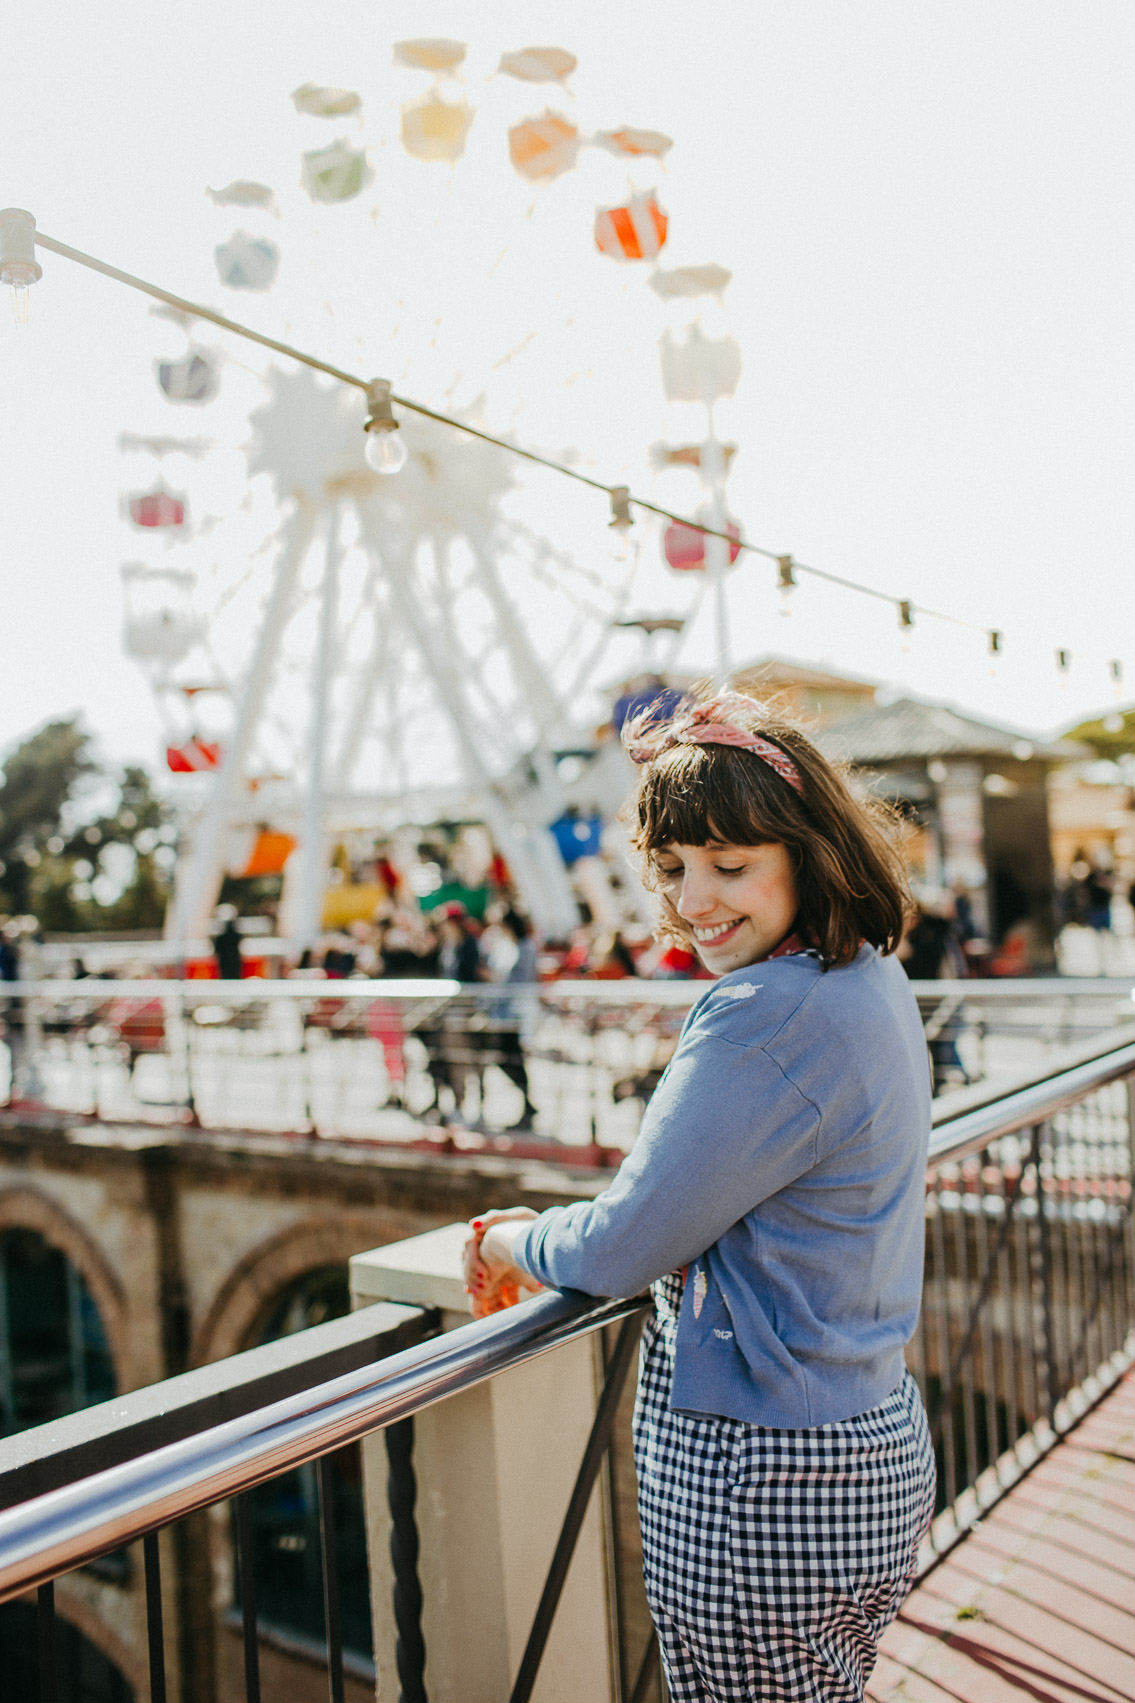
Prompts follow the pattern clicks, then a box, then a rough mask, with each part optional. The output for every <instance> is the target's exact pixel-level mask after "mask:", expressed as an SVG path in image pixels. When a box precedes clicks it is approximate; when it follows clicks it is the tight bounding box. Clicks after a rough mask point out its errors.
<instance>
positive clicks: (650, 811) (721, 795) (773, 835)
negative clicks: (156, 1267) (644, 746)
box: [635, 745, 795, 856]
mask: <svg viewBox="0 0 1135 1703" xmlns="http://www.w3.org/2000/svg"><path fill="white" fill-rule="evenodd" d="M778 788H779V790H780V792H781V793H783V794H785V795H786V796H785V797H784V798H783V799H780V800H778V798H777V789H778ZM794 802H795V795H794V794H793V793H792V789H791V788H790V787H789V785H788V783H787V781H783V780H781V778H780V776H779V775H778V774H777V773H776V772H775V770H773V769H770V768H769V766H768V764H767V763H762V762H761V760H760V758H759V757H754V756H753V755H752V753H751V752H748V751H736V750H734V749H732V748H731V747H730V746H728V745H675V746H673V747H672V748H671V749H670V750H669V751H666V752H664V753H663V754H662V755H661V756H660V757H656V758H655V759H654V761H653V762H652V763H649V764H647V766H646V772H645V773H644V775H643V777H642V785H641V787H640V789H639V793H638V797H637V799H636V800H635V803H636V805H637V810H638V828H637V832H636V834H635V843H636V845H637V846H638V848H639V850H640V851H643V852H645V853H646V854H647V855H648V856H649V855H650V854H651V853H652V852H656V851H660V850H661V849H662V847H663V846H666V845H679V846H708V845H710V844H712V843H713V842H714V841H720V842H721V843H722V844H723V845H734V846H759V845H763V844H765V843H767V842H769V841H772V840H783V838H784V830H785V827H786V825H787V824H786V821H785V817H784V808H785V807H787V808H788V809H790V810H791V806H792V804H793V803H794ZM778 806H779V808H778Z"/></svg>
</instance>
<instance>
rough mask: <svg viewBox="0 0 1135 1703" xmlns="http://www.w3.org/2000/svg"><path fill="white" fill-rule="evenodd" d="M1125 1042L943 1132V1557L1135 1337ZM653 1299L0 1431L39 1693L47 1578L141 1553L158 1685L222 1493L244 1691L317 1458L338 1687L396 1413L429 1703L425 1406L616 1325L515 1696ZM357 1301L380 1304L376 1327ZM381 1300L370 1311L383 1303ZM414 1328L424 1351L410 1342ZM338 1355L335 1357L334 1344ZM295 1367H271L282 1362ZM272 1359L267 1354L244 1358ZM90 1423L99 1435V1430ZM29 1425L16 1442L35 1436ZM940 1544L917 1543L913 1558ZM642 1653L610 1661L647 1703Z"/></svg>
mask: <svg viewBox="0 0 1135 1703" xmlns="http://www.w3.org/2000/svg"><path fill="white" fill-rule="evenodd" d="M1133 1084H1135V1044H1125V1045H1122V1046H1119V1047H1116V1048H1113V1049H1112V1050H1111V1051H1110V1052H1108V1053H1105V1054H1104V1055H1102V1056H1100V1057H1098V1058H1095V1059H1092V1060H1090V1061H1088V1062H1086V1063H1084V1064H1081V1065H1079V1066H1077V1067H1076V1068H1073V1069H1071V1070H1066V1071H1062V1072H1060V1073H1058V1074H1055V1075H1053V1076H1051V1077H1049V1078H1047V1079H1046V1080H1042V1081H1039V1082H1036V1083H1034V1084H1033V1085H1031V1086H1030V1087H1028V1088H1026V1089H1023V1090H1020V1091H1018V1092H1016V1093H1014V1094H1012V1095H1010V1096H1008V1097H1005V1098H1002V1099H1000V1100H994V1101H993V1102H992V1103H991V1104H989V1105H987V1106H984V1107H981V1108H979V1109H976V1110H974V1111H970V1112H967V1113H966V1114H965V1115H963V1116H958V1117H954V1118H950V1119H945V1120H943V1121H941V1122H940V1123H939V1125H938V1127H937V1128H936V1130H935V1132H934V1136H933V1141H932V1146H931V1153H930V1165H929V1170H928V1176H927V1218H926V1226H927V1271H926V1287H925V1296H924V1305H923V1311H922V1317H921V1321H920V1326H919V1330H918V1333H917V1335H916V1337H915V1340H914V1342H913V1343H912V1345H911V1364H912V1367H913V1369H914V1371H915V1373H916V1375H917V1377H918V1379H919V1381H920V1384H921V1386H922V1389H923V1392H924V1395H925V1398H926V1401H927V1407H928V1410H929V1413H930V1417H931V1424H932V1427H933V1431H934V1437H935V1443H936V1447H937V1450H938V1457H939V1465H940V1480H941V1497H940V1515H939V1518H938V1520H937V1522H936V1525H935V1529H934V1536H933V1546H932V1547H933V1550H934V1551H936V1552H941V1551H942V1550H943V1549H945V1548H947V1547H949V1545H950V1544H952V1543H953V1542H954V1541H956V1540H957V1538H958V1536H959V1535H960V1534H961V1533H962V1532H963V1531H964V1530H965V1529H966V1527H967V1526H968V1525H969V1524H971V1523H972V1522H973V1520H974V1519H975V1518H977V1517H979V1515H980V1513H981V1512H982V1511H983V1510H984V1508H986V1507H987V1506H989V1505H990V1503H991V1502H992V1501H994V1500H995V1499H996V1498H997V1497H998V1496H999V1495H1001V1494H1003V1493H1004V1492H1005V1490H1006V1489H1007V1488H1009V1487H1010V1486H1011V1485H1012V1484H1013V1483H1014V1482H1016V1480H1017V1479H1018V1478H1019V1477H1020V1476H1021V1475H1022V1473H1024V1472H1026V1471H1027V1470H1028V1469H1029V1467H1030V1466H1031V1465H1032V1464H1034V1463H1035V1461H1036V1460H1037V1459H1039V1458H1040V1457H1041V1455H1042V1454H1043V1453H1044V1452H1045V1451H1046V1450H1047V1449H1049V1448H1051V1447H1052V1446H1053V1444H1054V1443H1055V1442H1056V1441H1057V1440H1058V1439H1059V1437H1060V1436H1061V1435H1063V1434H1064V1433H1065V1432H1066V1431H1067V1430H1068V1429H1070V1428H1071V1426H1072V1425H1074V1424H1075V1422H1076V1420H1077V1419H1078V1418H1079V1417H1080V1416H1081V1415H1082V1414H1083V1413H1084V1412H1085V1411H1087V1409H1088V1407H1089V1406H1090V1405H1091V1404H1092V1402H1093V1400H1095V1399H1097V1398H1098V1396H1099V1395H1100V1394H1101V1393H1102V1392H1103V1391H1104V1390H1105V1389H1106V1388H1107V1387H1108V1386H1109V1384H1110V1383H1111V1382H1112V1381H1114V1379H1115V1378H1116V1377H1118V1376H1119V1374H1120V1373H1121V1371H1122V1370H1123V1369H1124V1367H1125V1366H1126V1365H1127V1364H1129V1363H1130V1360H1131V1358H1132V1351H1133V1348H1135V1335H1133V1332H1135V1220H1133V1215H1132V1204H1133V1203H1132V1179H1133V1163H1132V1152H1133V1114H1132V1095H1133ZM644 1304H645V1303H644V1301H643V1299H642V1298H639V1299H636V1300H630V1301H618V1302H595V1301H592V1300H589V1299H587V1298H585V1297H581V1296H569V1295H559V1294H550V1295H546V1296H541V1297H539V1298H537V1299H536V1300H534V1301H532V1302H530V1303H528V1304H526V1305H525V1306H524V1307H522V1308H519V1309H516V1310H514V1311H510V1312H508V1313H504V1314H500V1315H497V1316H495V1317H493V1318H491V1319H486V1320H483V1321H480V1322H478V1323H475V1324H469V1325H465V1326H462V1327H460V1328H458V1329H457V1330H454V1331H451V1332H448V1333H446V1334H445V1335H441V1336H438V1335H436V1334H432V1333H436V1331H437V1328H438V1321H437V1319H436V1317H434V1316H433V1315H431V1314H429V1313H428V1312H425V1311H423V1310H421V1309H416V1308H395V1307H389V1308H387V1307H379V1308H374V1309H367V1310H365V1311H364V1312H361V1313H356V1314H354V1315H351V1318H350V1320H340V1321H337V1322H336V1323H335V1324H334V1325H328V1326H319V1327H316V1328H315V1329H313V1330H309V1331H307V1332H301V1333H299V1334H298V1335H297V1336H295V1337H292V1338H289V1339H286V1346H285V1345H281V1344H272V1345H269V1347H267V1348H262V1349H257V1350H253V1351H251V1353H250V1354H248V1355H239V1356H236V1357H234V1359H232V1360H230V1361H222V1362H219V1363H217V1364H216V1365H214V1366H211V1367H207V1368H204V1369H203V1370H202V1371H201V1372H195V1373H190V1374H186V1375H185V1376H184V1377H183V1378H182V1379H175V1380H171V1381H170V1384H169V1385H168V1386H155V1387H154V1388H152V1389H151V1390H147V1391H140V1392H138V1393H137V1395H136V1396H133V1397H127V1398H125V1400H122V1401H119V1402H116V1403H112V1404H106V1405H105V1406H104V1407H103V1408H95V1409H90V1410H88V1411H87V1412H86V1413H85V1414H81V1415H73V1416H71V1418H70V1419H68V1420H63V1421H57V1422H55V1423H54V1424H52V1425H50V1426H47V1427H44V1428H42V1429H41V1431H40V1432H39V1433H38V1435H36V1434H33V1433H24V1434H23V1436H22V1437H15V1438H12V1439H9V1440H8V1441H7V1442H5V1443H3V1444H0V1502H3V1503H4V1504H7V1511H5V1512H3V1513H0V1602H7V1601H11V1600H13V1599H14V1598H17V1597H20V1596H25V1595H26V1594H27V1593H28V1592H29V1591H36V1592H37V1593H38V1598H37V1604H38V1607H37V1613H38V1629H39V1631H38V1650H39V1657H38V1686H39V1696H40V1699H41V1703H56V1699H57V1698H58V1699H59V1703H67V1700H66V1699H64V1698H63V1697H62V1696H61V1695H60V1694H59V1693H58V1692H57V1690H56V1685H55V1674H56V1668H55V1663H56V1659H57V1651H58V1643H57V1640H56V1637H55V1627H54V1602H53V1581H54V1580H55V1579H56V1578H57V1577H58V1576H59V1575H60V1574H62V1573H64V1572H66V1571H68V1570H70V1569H73V1568H76V1567H80V1566H83V1565H84V1564H87V1563H90V1562H92V1561H95V1560H97V1559H98V1558H99V1557H105V1556H107V1555H108V1554H110V1553H112V1552H116V1551H120V1550H121V1549H122V1548H123V1546H125V1545H134V1544H138V1543H140V1544H141V1546H142V1574H143V1577H144V1585H145V1600H146V1605H147V1631H148V1661H149V1671H150V1695H151V1697H152V1698H153V1699H155V1700H158V1699H164V1698H165V1696H166V1677H165V1660H166V1649H167V1640H168V1636H169V1633H168V1630H167V1628H166V1627H165V1625H164V1623H163V1607H162V1605H163V1595H162V1581H161V1570H162V1545H161V1543H160V1542H159V1535H158V1534H159V1533H161V1532H162V1531H163V1530H165V1529H166V1528H169V1527H171V1526H173V1525H175V1524H176V1523H178V1522H184V1521H186V1520H187V1519H188V1518H190V1517H191V1516H193V1515H194V1514H195V1513H196V1512H198V1511H200V1510H202V1509H204V1508H207V1507H209V1506H211V1505H214V1504H217V1503H219V1502H221V1501H223V1500H224V1499H228V1498H231V1499H232V1500H233V1506H234V1510H235V1513H234V1527H235V1536H236V1550H237V1562H238V1599H239V1605H240V1615H241V1624H242V1629H243V1649H244V1685H245V1695H246V1697H247V1699H248V1700H249V1703H253V1700H256V1703H258V1700H259V1698H260V1695H261V1693H260V1665H259V1664H260V1655H259V1650H260V1642H259V1636H258V1616H257V1576H256V1574H257V1570H256V1563H255V1556H254V1545H253V1543H252V1541H251V1527H250V1520H249V1507H250V1503H249V1497H250V1495H251V1494H252V1493H253V1492H254V1490H255V1487H256V1486H258V1485H261V1484H263V1483H265V1482H266V1481H269V1480H272V1479H274V1478H277V1477H279V1475H281V1474H283V1473H285V1472H288V1471H292V1470H294V1469H295V1468H297V1467H299V1466H305V1465H309V1464H310V1463H316V1475H317V1485H318V1502H319V1534H320V1542H319V1551H320V1569H319V1576H320V1580H321V1585H322V1590H323V1601H324V1626H325V1634H326V1637H325V1644H326V1652H325V1654H326V1664H327V1684H328V1695H329V1697H330V1698H331V1699H332V1703H336V1700H338V1703H342V1699H343V1696H344V1654H343V1640H342V1631H341V1616H340V1601H339V1590H340V1584H341V1581H340V1578H339V1567H338V1563H337V1543H336V1534H335V1529H334V1527H335V1503H334V1497H333V1495H332V1488H331V1478H330V1469H329V1461H330V1459H331V1457H332V1455H333V1453H334V1451H336V1450H339V1449H341V1448H342V1447H343V1446H344V1445H346V1444H349V1443H352V1442H354V1441H356V1440H358V1439H360V1438H362V1437H364V1436H365V1435H367V1434H369V1433H372V1432H375V1431H377V1430H379V1429H382V1428H385V1433H386V1446H387V1452H388V1460H389V1499H390V1509H391V1529H392V1555H393V1560H394V1597H395V1603H394V1606H395V1619H396V1625H397V1634H398V1647H397V1652H396V1659H397V1671H398V1678H399V1686H400V1696H401V1698H402V1699H404V1700H405V1703H419V1700H421V1699H424V1697H425V1695H426V1693H425V1685H424V1660H425V1651H424V1646H423V1640H422V1633H421V1586H420V1583H419V1577H418V1567H417V1545H418V1539H417V1531H416V1525H415V1520H414V1508H415V1496H416V1485H415V1478H414V1466H413V1432H412V1426H413V1416H414V1414H415V1413H416V1412H418V1411H420V1410H421V1409H422V1408H424V1407H426V1406H428V1405H430V1404H432V1403H435V1402H438V1401H441V1400H444V1399H445V1398H446V1397H448V1396H451V1395H454V1394H456V1393H457V1392H459V1391H461V1390H464V1389H468V1388H470V1387H471V1386H472V1385H474V1384H477V1383H480V1382H482V1381H484V1380H485V1379H488V1378H491V1377H493V1376H494V1375H495V1374H497V1373H498V1372H501V1371H504V1370H506V1369H509V1368H512V1367H514V1366H518V1365H520V1364H522V1363H524V1362H525V1361H526V1360H528V1359H531V1358H532V1357H534V1356H536V1355H540V1354H544V1353H546V1352H549V1351H553V1350H555V1349H556V1348H558V1347H561V1346H563V1345H565V1344H567V1343H568V1342H571V1341H573V1340H575V1339H578V1338H579V1337H580V1336H582V1335H586V1334H588V1333H592V1332H596V1331H600V1330H602V1329H604V1327H611V1326H615V1327H617V1330H616V1331H615V1333H614V1340H613V1341H612V1342H611V1344H610V1352H609V1354H608V1356H607V1361H606V1379H605V1383H604V1387H603V1390H602V1393H601V1395H600V1397H599V1400H598V1404H597V1409H596V1415H595V1421H594V1424H593V1426H592V1430H591V1434H590V1437H589V1439H588V1442H587V1446H586V1449H585V1451H584V1455H583V1459H582V1462H581V1465H580V1469H579V1473H578V1476H577V1479H576V1483H575V1488H574V1491H573V1494H572V1496H571V1499H570V1503H569V1507H568V1511H567V1515H566V1518H565V1521H564V1525H563V1529H562V1531H561V1534H560V1538H559V1540H558V1542H557V1544H556V1547H555V1554H554V1557H553V1561H552V1565H551V1568H550V1571H549V1575H548V1578H547V1582H546V1584H545V1587H544V1590H543V1593H542V1596H541V1599H540V1605H539V1609H538V1612H537V1614H536V1617H535V1621H534V1624H533V1626H532V1630H531V1634H530V1636H529V1639H528V1645H527V1648H526V1650H525V1653H524V1656H523V1659H522V1661H521V1663H520V1667H519V1671H518V1673H517V1677H516V1680H515V1683H514V1686H513V1690H512V1698H511V1703H524V1700H525V1699H527V1698H528V1697H529V1696H530V1694H531V1690H532V1685H533V1683H534V1680H535V1677H536V1674H537V1672H538V1669H539V1663H540V1657H541V1654H542V1652H543V1649H544V1646H545V1643H546V1641H547V1636H548V1631H549V1628H550V1626H551V1624H552V1620H553V1617H554V1615H555V1612H556V1605H557V1602H558V1600H559V1595H560V1592H561V1590H562V1588H563V1583H564V1579H565V1577H566V1574H567V1569H568V1565H569V1563H570V1560H571V1556H572V1552H573V1548H574V1545H575V1541H576V1538H577V1536H578V1534H579V1530H580V1526H581V1524H582V1521H583V1516H584V1513H585V1510H586V1509H587V1506H588V1503H589V1500H590V1498H591V1496H592V1495H593V1493H594V1490H595V1486H596V1483H597V1480H599V1478H600V1469H601V1466H602V1462H603V1460H604V1457H605V1455H606V1454H607V1453H608V1452H609V1451H610V1449H611V1447H612V1440H613V1438H614V1437H615V1435H616V1433H615V1430H614V1420H615V1413H616V1409H617V1406H618V1403H619V1397H620V1392H621V1391H622V1388H623V1385H624V1383H625V1381H626V1377H627V1373H628V1369H629V1365H630V1362H631V1360H632V1358H633V1354H634V1346H635V1341H636V1337H637V1332H638V1324H639V1317H640V1315H641V1312H642V1309H643V1306H644ZM368 1315H370V1316H369V1317H368ZM379 1315H381V1317H379ZM408 1338H410V1339H414V1340H408ZM343 1354H346V1355H347V1356H348V1358H349V1360H350V1364H349V1365H347V1366H344V1364H343V1362H342V1361H341V1360H337V1359H336V1358H335V1356H336V1355H343ZM281 1355H282V1356H284V1361H285V1362H286V1363H280V1362H279V1360H278V1358H273V1356H276V1357H278V1356H281ZM258 1356H259V1357H260V1358H257V1357H258ZM92 1427H93V1429H92ZM29 1439H30V1442H29ZM932 1558H933V1555H932V1553H928V1556H927V1559H928V1560H931V1559H932ZM654 1659H655V1658H654V1652H653V1647H652V1646H651V1645H650V1644H648V1645H647V1647H646V1649H645V1650H644V1651H643V1652H642V1654H641V1656H636V1657H635V1659H634V1660H632V1661H631V1662H629V1663H627V1662H624V1663H623V1664H622V1667H623V1670H624V1671H623V1672H622V1675H621V1677H620V1679H619V1681H618V1690H619V1693H620V1697H621V1699H622V1703H643V1699H644V1698H645V1697H646V1695H647V1689H648V1687H649V1686H650V1685H652V1684H653V1670H652V1664H653V1662H654Z"/></svg>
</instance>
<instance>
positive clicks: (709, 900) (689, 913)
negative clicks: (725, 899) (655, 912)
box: [678, 870, 717, 922]
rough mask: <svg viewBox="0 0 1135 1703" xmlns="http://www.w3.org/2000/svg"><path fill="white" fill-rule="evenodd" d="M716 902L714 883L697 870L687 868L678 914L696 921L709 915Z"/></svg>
mask: <svg viewBox="0 0 1135 1703" xmlns="http://www.w3.org/2000/svg"><path fill="white" fill-rule="evenodd" d="M716 903H717V899H716V896H715V894H714V892H713V888H712V883H711V882H709V881H707V880H706V879H705V877H704V876H701V875H698V874H697V873H696V871H693V870H687V871H686V874H685V875H684V876H683V878H682V891H681V893H680V894H679V895H678V915H679V916H680V917H685V919H686V921H687V922H695V921H696V920H697V918H698V917H704V916H708V915H709V914H710V912H711V911H712V910H713V908H714V906H715V905H716Z"/></svg>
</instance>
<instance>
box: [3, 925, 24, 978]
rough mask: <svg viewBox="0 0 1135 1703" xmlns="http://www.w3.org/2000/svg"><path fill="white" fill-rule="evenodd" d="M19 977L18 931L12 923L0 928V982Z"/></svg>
mask: <svg viewBox="0 0 1135 1703" xmlns="http://www.w3.org/2000/svg"><path fill="white" fill-rule="evenodd" d="M19 979H20V931H19V929H18V928H17V927H16V925H15V924H14V923H5V925H4V928H3V929H2V930H0V982H18V981H19Z"/></svg>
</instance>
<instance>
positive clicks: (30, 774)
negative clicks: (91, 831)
mask: <svg viewBox="0 0 1135 1703" xmlns="http://www.w3.org/2000/svg"><path fill="white" fill-rule="evenodd" d="M89 744H90V741H89V739H88V737H87V735H86V734H85V733H84V732H83V731H82V729H81V728H80V727H78V726H77V725H76V724H75V722H73V721H51V722H48V724H47V726H46V727H41V728H40V730H39V732H38V733H33V734H32V735H31V737H30V738H28V739H25V740H24V742H23V744H22V745H19V746H17V748H16V750H15V751H14V752H13V753H12V755H11V756H10V757H9V758H8V761H7V763H5V765H4V784H3V786H0V864H2V865H3V867H2V869H0V909H3V910H6V911H9V912H13V911H14V912H26V911H28V910H30V909H31V892H32V885H33V881H34V875H35V871H36V869H38V867H39V865H40V864H41V863H42V861H43V856H44V848H45V847H46V846H47V843H48V842H49V841H51V842H52V843H54V841H55V840H56V839H57V838H58V839H60V850H62V845H63V841H62V839H61V837H60V832H59V831H60V827H61V825H62V819H63V809H64V806H65V805H66V803H67V802H68V800H69V799H70V797H71V795H72V792H73V791H74V789H75V786H76V784H77V783H78V782H79V781H80V780H81V779H83V777H84V776H86V775H89V774H91V773H93V772H94V769H95V764H94V763H93V762H92V761H91V759H90V757H89V756H88V748H89Z"/></svg>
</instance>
